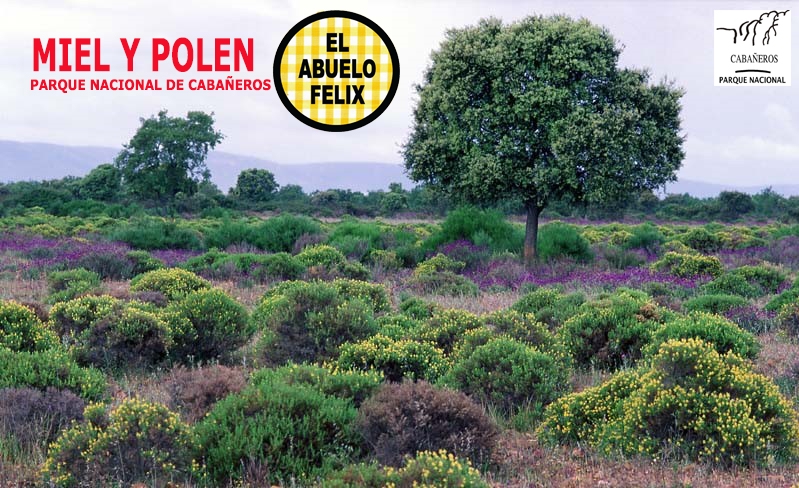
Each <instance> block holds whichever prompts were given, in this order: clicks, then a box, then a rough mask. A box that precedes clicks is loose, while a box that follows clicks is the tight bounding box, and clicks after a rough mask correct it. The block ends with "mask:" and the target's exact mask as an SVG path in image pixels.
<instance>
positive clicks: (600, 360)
mask: <svg viewBox="0 0 799 488" xmlns="http://www.w3.org/2000/svg"><path fill="white" fill-rule="evenodd" d="M581 310H582V311H581V312H580V313H579V314H577V315H575V316H573V317H572V318H570V319H569V320H567V321H566V323H564V324H563V327H562V328H561V329H560V330H558V335H559V337H560V338H561V340H562V341H563V344H564V346H565V347H566V349H567V350H568V351H569V353H570V354H571V356H572V357H573V358H574V360H575V362H576V364H577V365H579V366H582V367H589V366H592V365H593V366H595V367H599V368H608V369H614V368H618V367H619V366H622V365H624V364H631V363H632V362H634V361H636V360H637V359H638V358H640V357H641V349H642V348H643V347H644V346H645V345H646V344H647V343H648V342H649V340H650V337H651V335H652V332H654V330H655V329H657V327H658V325H659V323H660V322H661V321H662V320H663V311H662V310H660V309H659V308H658V307H657V306H656V305H655V304H654V303H653V302H651V301H649V300H648V299H641V298H640V297H635V296H631V295H629V294H626V293H619V294H616V295H613V296H611V297H608V298H605V299H603V300H599V301H597V302H592V303H590V304H586V305H584V306H583V307H582V309H581Z"/></svg>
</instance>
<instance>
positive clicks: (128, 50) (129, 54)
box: [119, 37, 158, 71]
mask: <svg viewBox="0 0 799 488" xmlns="http://www.w3.org/2000/svg"><path fill="white" fill-rule="evenodd" d="M140 40H141V39H139V38H138V37H137V38H136V39H133V45H132V46H131V45H130V44H129V43H128V40H127V39H124V38H120V39H119V41H120V42H121V43H122V49H124V50H125V57H126V58H127V59H128V71H133V56H135V55H136V49H138V48H139V41H140ZM153 49H154V48H153ZM153 71H158V68H156V67H155V58H153Z"/></svg>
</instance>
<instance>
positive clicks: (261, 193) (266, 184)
mask: <svg viewBox="0 0 799 488" xmlns="http://www.w3.org/2000/svg"><path fill="white" fill-rule="evenodd" d="M277 189H278V184H277V181H275V175H274V174H272V172H271V171H268V170H265V169H257V168H253V169H245V170H244V171H242V172H241V173H239V177H238V178H237V179H236V186H235V187H234V188H231V191H230V193H232V194H233V195H234V196H235V197H236V198H238V199H239V200H241V201H243V202H247V203H263V202H268V201H269V200H271V199H272V198H274V196H275V193H276V192H277Z"/></svg>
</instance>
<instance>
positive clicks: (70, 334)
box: [50, 295, 122, 342]
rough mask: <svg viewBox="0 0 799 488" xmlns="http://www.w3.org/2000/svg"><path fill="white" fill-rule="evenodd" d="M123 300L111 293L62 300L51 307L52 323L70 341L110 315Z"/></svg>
mask: <svg viewBox="0 0 799 488" xmlns="http://www.w3.org/2000/svg"><path fill="white" fill-rule="evenodd" d="M121 304H122V302H120V301H119V300H118V299H116V298H114V297H112V296H109V295H100V296H97V295H88V296H85V297H80V298H76V299H74V300H70V301H68V302H60V303H56V304H55V305H53V307H52V308H51V309H50V323H51V324H52V326H53V328H54V329H55V330H56V331H57V332H58V334H59V335H61V336H62V337H65V338H67V339H68V340H69V341H70V342H72V341H74V339H75V337H76V336H78V335H79V334H80V333H81V332H83V331H84V330H86V329H88V328H89V327H91V326H93V325H94V324H96V323H97V322H99V321H100V320H102V319H104V318H105V317H108V316H110V315H111V314H112V313H114V311H115V310H117V309H118V308H119V307H120V306H121Z"/></svg>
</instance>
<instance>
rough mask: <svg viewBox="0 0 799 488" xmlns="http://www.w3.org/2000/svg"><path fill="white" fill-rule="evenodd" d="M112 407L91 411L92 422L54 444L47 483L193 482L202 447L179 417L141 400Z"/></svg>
mask: <svg viewBox="0 0 799 488" xmlns="http://www.w3.org/2000/svg"><path fill="white" fill-rule="evenodd" d="M106 408H107V407H105V406H103V405H98V404H95V405H90V406H88V407H86V410H85V412H84V414H83V415H84V417H85V419H86V421H85V422H84V423H82V424H79V425H75V426H74V427H72V428H71V429H69V430H67V431H66V432H64V433H63V434H62V435H61V436H60V437H59V438H58V439H57V440H56V441H55V442H54V443H53V445H52V446H51V448H50V452H49V455H48V457H47V461H46V462H45V465H44V473H45V481H47V482H49V483H52V484H54V485H56V486H74V485H76V484H77V485H81V486H111V485H116V484H121V485H128V486H129V485H130V484H133V483H137V482H138V483H151V482H152V481H153V480H158V481H159V482H160V483H165V482H173V483H174V482H177V483H180V482H183V481H187V480H189V479H191V477H192V453H193V451H194V449H195V447H196V446H195V443H194V438H193V436H192V434H191V430H190V429H189V427H188V426H187V425H186V424H184V423H183V422H181V421H180V419H179V418H178V416H177V414H175V413H172V412H170V411H169V410H168V409H167V408H166V407H164V406H163V405H160V404H158V403H148V402H144V401H141V400H137V399H128V400H123V401H122V403H120V404H119V405H118V406H116V407H113V408H111V409H110V410H106Z"/></svg>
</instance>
